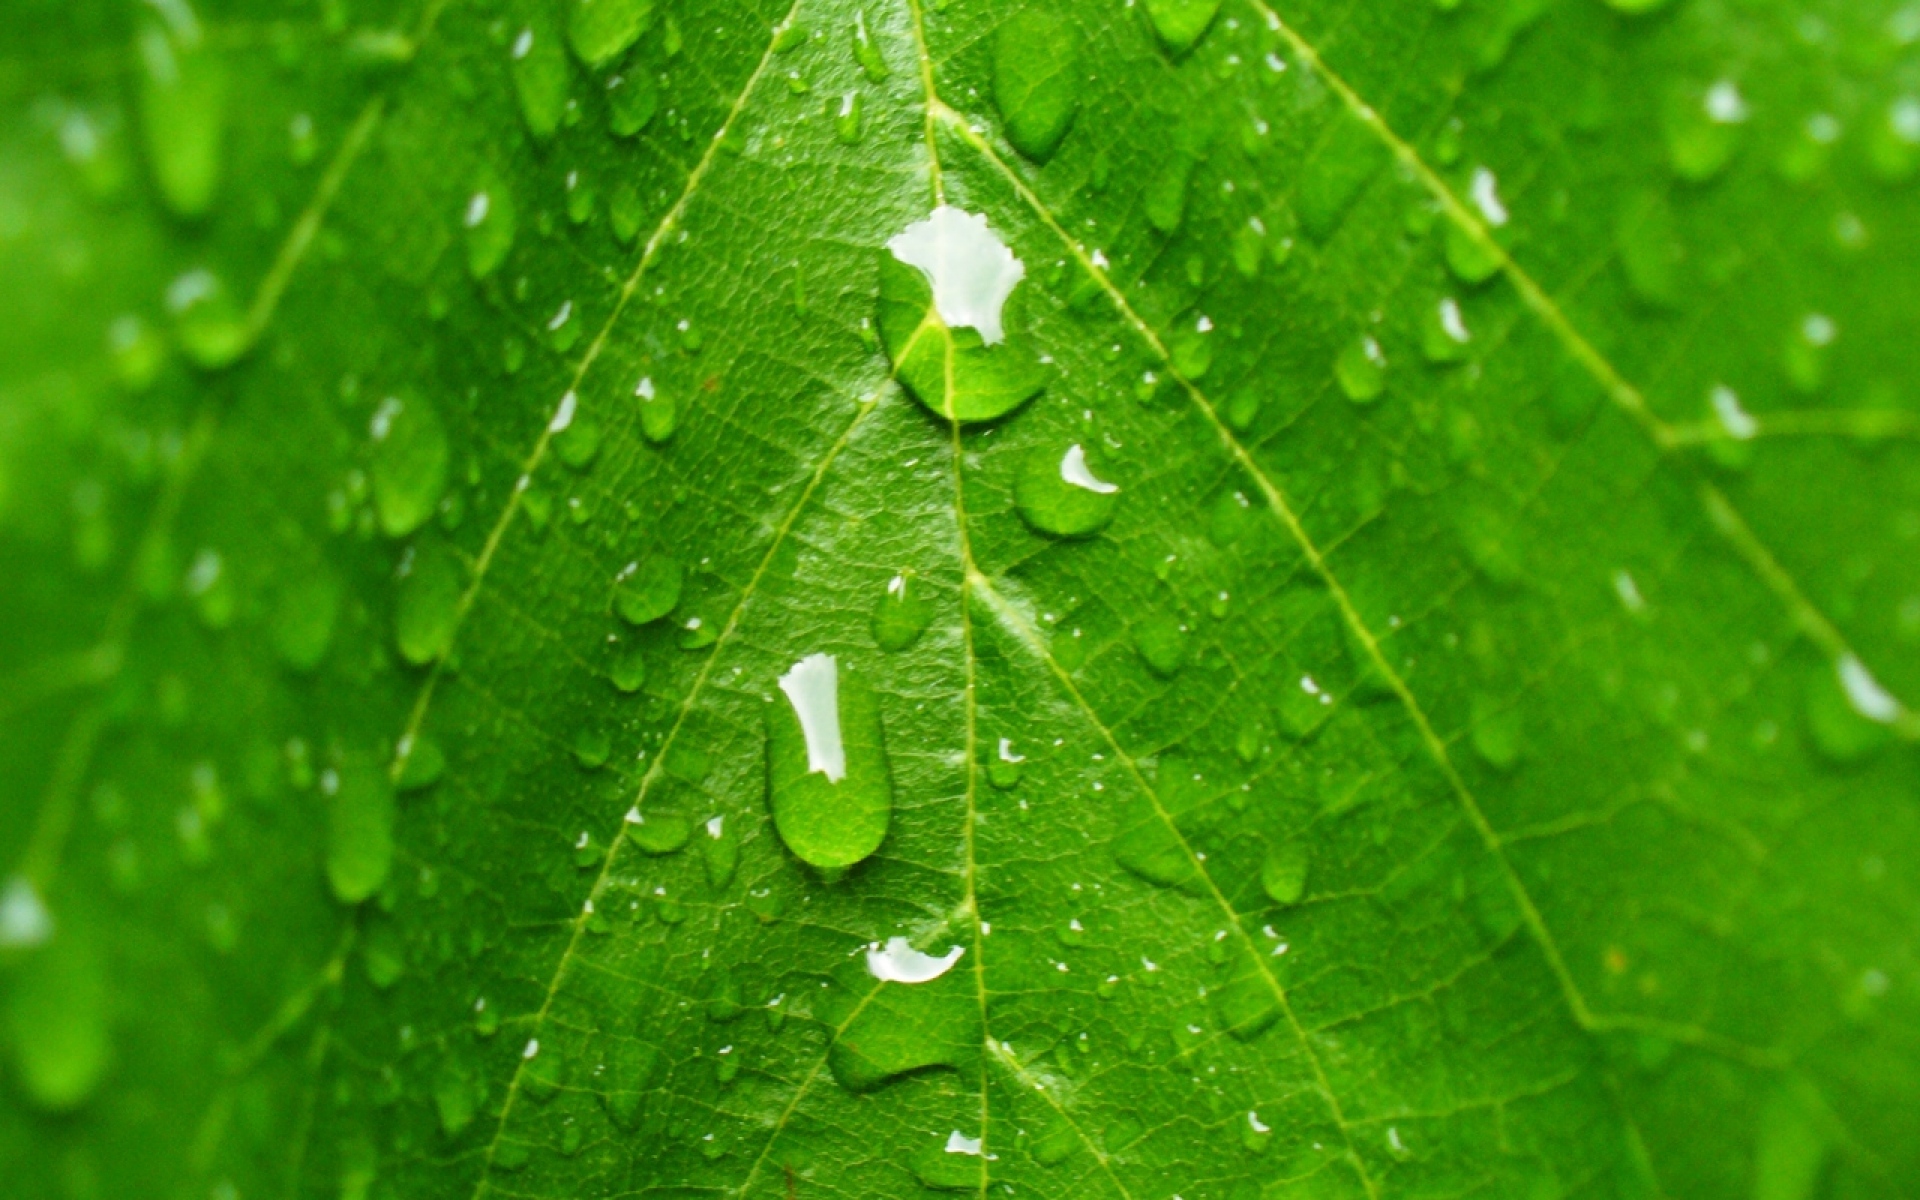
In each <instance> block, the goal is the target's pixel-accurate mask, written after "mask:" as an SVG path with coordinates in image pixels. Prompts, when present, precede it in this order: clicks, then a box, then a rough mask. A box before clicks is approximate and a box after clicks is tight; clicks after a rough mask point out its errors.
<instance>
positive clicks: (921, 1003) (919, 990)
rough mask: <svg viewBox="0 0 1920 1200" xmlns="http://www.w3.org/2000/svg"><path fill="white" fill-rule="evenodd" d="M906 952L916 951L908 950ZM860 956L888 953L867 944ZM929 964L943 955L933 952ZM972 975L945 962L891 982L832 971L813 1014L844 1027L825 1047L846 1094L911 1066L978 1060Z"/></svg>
mask: <svg viewBox="0 0 1920 1200" xmlns="http://www.w3.org/2000/svg"><path fill="white" fill-rule="evenodd" d="M890 944H891V943H890ZM956 949H957V947H956ZM905 952H906V953H916V952H913V951H912V950H911V948H910V947H906V948H905ZM866 953H867V955H869V956H871V955H875V954H879V955H881V956H882V957H883V959H885V960H886V961H888V962H891V961H892V960H891V958H890V956H889V955H888V952H887V951H880V950H876V948H874V947H872V946H869V947H867V950H866ZM922 957H924V956H922ZM954 957H955V958H956V959H957V958H958V956H957V955H956V956H954ZM931 962H933V963H935V964H940V963H945V962H946V960H945V959H944V958H940V957H935V958H932V959H931ZM865 966H866V964H865V963H862V964H861V967H862V968H864V967H865ZM947 966H948V967H950V966H951V963H947ZM883 969H886V968H883ZM919 973H923V972H919ZM919 973H917V972H909V974H919ZM971 975H972V973H971V972H968V971H949V970H947V969H946V967H942V968H941V969H940V970H939V971H938V972H937V973H933V974H929V975H928V976H927V978H926V979H925V981H924V982H893V981H890V980H889V979H887V978H884V977H882V978H876V977H874V976H873V975H871V974H869V972H868V971H867V970H865V969H860V970H859V972H858V975H855V974H853V971H852V970H851V969H849V970H847V971H844V972H842V973H840V974H839V975H837V976H836V980H835V986H834V987H832V988H830V989H827V990H826V991H825V992H824V993H823V994H822V995H821V996H820V997H819V998H818V1000H817V1001H816V1015H818V1016H819V1017H821V1018H822V1019H823V1020H825V1021H826V1022H828V1023H829V1024H840V1025H842V1026H843V1029H842V1032H841V1034H840V1036H839V1037H837V1038H836V1039H834V1044H833V1046H832V1048H831V1050H830V1051H829V1052H828V1058H827V1063H828V1066H829V1067H830V1068H831V1069H832V1071H833V1077H834V1078H835V1079H836V1080H838V1081H839V1083H840V1085H841V1086H842V1087H845V1088H847V1089H848V1090H850V1091H855V1092H864V1091H870V1090H872V1089H874V1088H877V1087H879V1086H881V1085H882V1084H884V1083H886V1082H887V1081H889V1080H892V1079H896V1078H898V1077H900V1076H901V1075H904V1074H906V1073H908V1072H910V1071H919V1070H924V1069H926V1068H928V1067H939V1066H944V1067H956V1068H961V1069H965V1067H966V1066H967V1065H968V1064H971V1063H974V1062H976V1061H978V1057H979V1053H980V1046H981V1029H980V1010H979V1004H978V1001H977V997H976V996H975V994H974V990H973V980H972V978H971ZM863 998H864V999H863Z"/></svg>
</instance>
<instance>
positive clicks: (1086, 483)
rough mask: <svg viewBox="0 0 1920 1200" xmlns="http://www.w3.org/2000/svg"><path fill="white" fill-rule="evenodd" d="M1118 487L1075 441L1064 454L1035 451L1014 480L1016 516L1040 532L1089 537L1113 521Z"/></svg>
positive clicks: (1044, 450) (1043, 450)
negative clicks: (1017, 513) (1088, 458)
mask: <svg viewBox="0 0 1920 1200" xmlns="http://www.w3.org/2000/svg"><path fill="white" fill-rule="evenodd" d="M1119 491H1120V487H1119V485H1118V484H1115V483H1111V482H1109V481H1108V480H1106V479H1104V478H1102V477H1101V476H1100V475H1099V474H1098V473H1097V472H1096V470H1095V468H1094V466H1093V464H1090V463H1089V462H1088V461H1087V452H1086V448H1085V447H1084V446H1083V445H1082V444H1081V443H1079V442H1074V443H1072V444H1071V445H1069V446H1068V447H1067V448H1066V449H1065V450H1064V451H1059V450H1054V449H1051V448H1048V447H1044V446H1042V447H1037V448H1036V449H1035V450H1034V451H1033V452H1032V453H1030V454H1029V455H1028V456H1027V458H1026V460H1025V462H1024V463H1023V465H1022V467H1021V470H1020V474H1019V476H1018V477H1017V478H1016V479H1015V481H1014V500H1015V503H1016V504H1017V505H1018V506H1019V509H1020V515H1021V516H1022V517H1024V518H1025V519H1026V521H1027V523H1028V524H1029V525H1031V526H1033V527H1034V528H1035V529H1037V530H1039V531H1040V532H1042V533H1050V534H1053V535H1054V536H1056V537H1089V536H1091V535H1093V534H1095V533H1098V532H1099V531H1100V530H1101V529H1103V528H1105V526H1106V524H1107V522H1108V521H1110V520H1112V519H1113V510H1114V507H1115V505H1116V503H1117V502H1118V495H1119Z"/></svg>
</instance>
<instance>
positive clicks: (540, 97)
mask: <svg viewBox="0 0 1920 1200" xmlns="http://www.w3.org/2000/svg"><path fill="white" fill-rule="evenodd" d="M531 11H533V12H534V13H535V14H538V15H537V16H536V18H535V19H534V20H533V21H532V22H531V23H529V24H527V25H523V26H521V28H520V30H519V32H518V33H516V34H514V36H513V42H512V44H511V45H510V46H509V47H508V50H507V56H508V60H509V63H508V65H509V71H510V73H511V74H512V75H513V90H514V91H515V92H516V93H517V94H518V95H519V97H520V115H521V116H522V117H523V118H525V120H526V122H527V129H528V131H529V132H531V133H532V134H533V136H534V137H535V138H537V139H539V140H540V141H545V140H546V139H548V138H550V137H552V136H553V132H554V130H556V129H558V128H560V118H561V117H563V116H565V115H566V110H567V84H568V82H569V79H568V77H569V75H570V74H571V72H570V70H569V68H568V66H567V53H566V51H565V50H563V49H562V48H561V46H560V38H559V36H558V35H557V34H556V33H555V32H554V29H553V26H552V25H551V24H550V23H549V22H548V20H547V19H546V17H545V15H544V14H545V11H546V10H544V9H541V8H534V9H533V10H531Z"/></svg>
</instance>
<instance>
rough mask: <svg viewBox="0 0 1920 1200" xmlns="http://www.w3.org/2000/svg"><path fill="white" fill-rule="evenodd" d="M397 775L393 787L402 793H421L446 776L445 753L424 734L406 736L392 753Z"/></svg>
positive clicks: (437, 743)
mask: <svg viewBox="0 0 1920 1200" xmlns="http://www.w3.org/2000/svg"><path fill="white" fill-rule="evenodd" d="M394 758H395V759H396V760H397V761H398V765H399V768H400V770H399V775H398V778H396V779H395V780H394V784H393V786H394V787H395V788H397V789H398V790H400V791H402V792H421V791H425V790H426V789H428V788H430V787H432V786H433V785H434V784H436V783H438V782H440V776H442V775H444V774H446V770H447V752H446V751H444V750H442V749H441V748H440V743H439V742H437V741H435V740H434V739H433V738H432V737H430V736H428V735H427V734H424V733H414V734H408V735H407V736H406V737H404V738H401V739H400V747H399V749H398V750H396V751H395V752H394Z"/></svg>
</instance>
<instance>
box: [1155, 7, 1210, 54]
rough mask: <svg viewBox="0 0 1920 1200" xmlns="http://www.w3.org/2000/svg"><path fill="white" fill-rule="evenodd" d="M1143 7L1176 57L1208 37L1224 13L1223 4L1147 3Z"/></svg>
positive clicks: (1164, 43)
mask: <svg viewBox="0 0 1920 1200" xmlns="http://www.w3.org/2000/svg"><path fill="white" fill-rule="evenodd" d="M1143 6H1144V7H1145V8H1146V11H1147V20H1148V21H1149V22H1151V23H1152V25H1153V32H1154V33H1155V34H1156V35H1158V37H1159V38H1160V42H1161V44H1162V45H1164V46H1165V47H1166V48H1167V50H1168V51H1169V52H1170V53H1172V54H1173V55H1174V56H1176V57H1178V56H1179V55H1182V54H1185V53H1186V52H1187V51H1189V50H1191V49H1193V48H1194V46H1195V45H1197V44H1198V43H1199V41H1200V39H1201V38H1203V37H1205V36H1206V33H1207V30H1208V29H1209V28H1211V27H1212V26H1213V18H1214V17H1215V16H1216V15H1218V13H1219V12H1220V0H1143Z"/></svg>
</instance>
